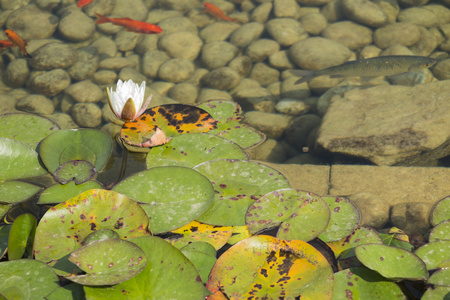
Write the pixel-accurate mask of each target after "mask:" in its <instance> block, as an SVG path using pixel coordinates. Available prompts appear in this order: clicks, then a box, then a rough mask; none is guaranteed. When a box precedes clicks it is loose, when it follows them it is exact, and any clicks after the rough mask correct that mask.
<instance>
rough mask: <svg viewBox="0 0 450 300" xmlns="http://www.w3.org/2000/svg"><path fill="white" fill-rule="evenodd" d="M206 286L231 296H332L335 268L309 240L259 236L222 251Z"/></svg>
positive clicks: (242, 297)
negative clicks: (333, 268)
mask: <svg viewBox="0 0 450 300" xmlns="http://www.w3.org/2000/svg"><path fill="white" fill-rule="evenodd" d="M206 287H207V288H208V289H209V290H210V291H211V292H212V293H215V292H217V291H218V290H220V291H221V292H222V293H224V294H225V295H226V296H227V297H228V298H232V299H263V298H264V299H280V298H284V297H286V296H289V297H290V298H291V299H293V298H295V297H300V298H305V299H313V298H316V299H331V297H332V294H333V271H332V269H331V266H330V265H329V264H328V262H327V260H326V259H325V257H324V256H323V255H322V254H321V253H320V252H319V251H317V250H316V249H315V248H314V247H312V246H311V245H309V244H307V243H306V242H303V241H297V240H293V241H286V240H278V239H276V238H274V237H271V236H264V235H258V236H253V237H250V238H248V239H245V240H243V241H241V242H239V243H237V244H236V245H234V246H232V247H231V248H230V249H228V250H227V251H226V252H225V253H223V254H222V255H221V256H220V257H219V258H218V260H217V262H216V264H215V265H214V267H213V269H212V271H211V274H210V276H209V281H208V283H207V285H206Z"/></svg>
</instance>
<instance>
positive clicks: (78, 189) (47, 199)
mask: <svg viewBox="0 0 450 300" xmlns="http://www.w3.org/2000/svg"><path fill="white" fill-rule="evenodd" d="M101 188H102V185H101V184H100V183H99V182H97V181H93V180H91V181H87V182H85V183H82V184H75V181H71V182H69V183H67V184H60V183H57V184H54V185H51V186H49V187H48V188H46V189H45V190H44V191H42V193H41V194H40V195H39V200H38V204H54V203H61V202H63V201H66V200H67V199H70V198H73V197H75V196H77V195H79V194H81V193H82V192H85V191H87V190H91V189H101Z"/></svg>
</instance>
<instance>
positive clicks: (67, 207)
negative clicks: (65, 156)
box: [34, 189, 148, 262]
mask: <svg viewBox="0 0 450 300" xmlns="http://www.w3.org/2000/svg"><path fill="white" fill-rule="evenodd" d="M147 226H148V217H147V215H146V214H145V212H144V210H143V209H142V208H141V207H140V206H139V204H137V203H136V202H135V201H133V200H131V199H130V198H128V197H126V196H124V195H121V194H119V193H117V192H114V191H108V190H100V189H94V190H88V191H86V192H83V193H81V194H80V195H78V196H76V197H74V198H71V199H69V200H67V201H64V202H62V203H60V204H58V205H56V206H54V207H52V208H50V209H49V210H48V211H47V212H46V213H45V214H44V216H43V217H42V219H41V221H40V222H39V225H38V227H37V230H36V238H35V242H34V252H35V257H36V259H38V260H40V261H44V262H49V261H52V260H58V259H60V258H62V257H64V256H66V255H68V254H70V253H71V252H72V251H74V250H76V249H78V248H80V247H81V246H82V243H83V241H84V239H85V238H86V237H87V236H88V235H89V234H91V233H92V232H94V231H96V230H99V229H111V230H114V231H116V232H117V233H118V234H119V236H120V238H122V239H127V238H130V237H137V236H144V235H148V232H147Z"/></svg>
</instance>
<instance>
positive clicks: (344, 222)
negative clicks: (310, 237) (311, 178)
mask: <svg viewBox="0 0 450 300" xmlns="http://www.w3.org/2000/svg"><path fill="white" fill-rule="evenodd" d="M322 199H323V200H324V201H325V202H326V203H327V204H328V207H329V208H330V222H329V223H328V226H327V228H326V229H325V231H324V232H322V233H321V234H320V235H319V238H320V239H321V240H322V241H324V242H326V243H327V242H334V241H338V240H341V239H343V238H345V237H346V236H348V235H350V234H351V233H352V232H353V231H354V230H355V229H356V228H357V227H358V225H359V221H360V215H359V210H358V208H357V207H356V206H355V205H354V204H353V203H352V202H351V201H350V200H348V199H346V198H343V197H337V196H328V197H322Z"/></svg>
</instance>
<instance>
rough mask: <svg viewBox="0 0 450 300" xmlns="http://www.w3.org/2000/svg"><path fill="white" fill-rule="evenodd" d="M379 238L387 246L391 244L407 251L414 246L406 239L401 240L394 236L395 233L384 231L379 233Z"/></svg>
mask: <svg viewBox="0 0 450 300" xmlns="http://www.w3.org/2000/svg"><path fill="white" fill-rule="evenodd" d="M379 235H380V237H381V239H382V240H383V244H385V245H387V246H393V247H397V248H402V249H405V250H408V251H413V250H414V246H413V245H411V244H410V243H408V242H406V241H402V240H399V239H397V238H396V235H395V234H386V233H379Z"/></svg>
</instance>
